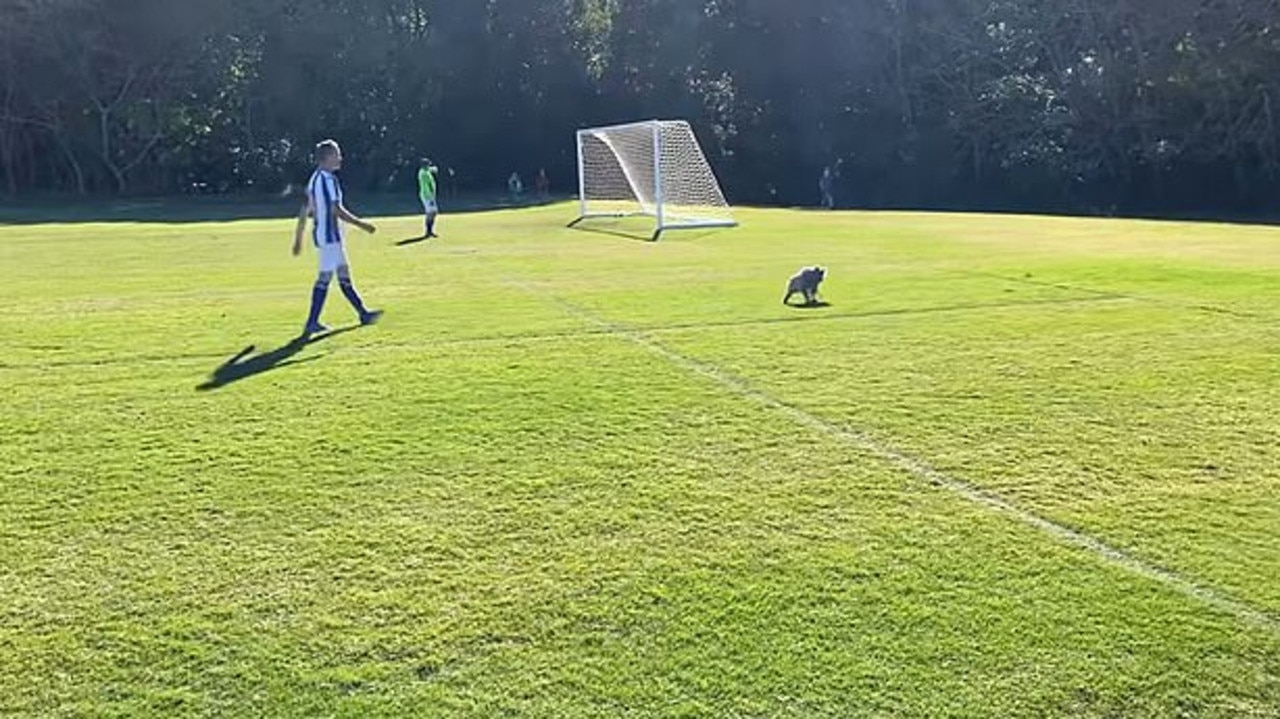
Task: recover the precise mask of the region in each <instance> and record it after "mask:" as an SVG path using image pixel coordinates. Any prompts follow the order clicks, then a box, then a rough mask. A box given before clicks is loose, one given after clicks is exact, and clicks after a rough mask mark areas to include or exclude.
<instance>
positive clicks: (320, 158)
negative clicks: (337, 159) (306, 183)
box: [316, 140, 342, 162]
mask: <svg viewBox="0 0 1280 719" xmlns="http://www.w3.org/2000/svg"><path fill="white" fill-rule="evenodd" d="M341 151H342V150H341V148H339V147H338V141H337V140H322V141H321V142H319V143H318V144H317V145H316V162H324V161H325V160H328V159H329V158H331V157H333V156H334V155H336V154H338V153H339V152H341Z"/></svg>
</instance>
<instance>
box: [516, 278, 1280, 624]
mask: <svg viewBox="0 0 1280 719" xmlns="http://www.w3.org/2000/svg"><path fill="white" fill-rule="evenodd" d="M516 284H518V286H519V287H521V288H523V289H524V290H525V291H526V292H529V293H531V294H536V295H538V296H541V297H543V298H546V299H549V300H551V301H553V302H555V303H556V304H557V305H559V306H561V307H563V308H564V309H565V310H566V311H567V312H569V313H571V314H573V315H574V316H576V317H579V318H582V319H583V320H585V321H587V322H590V323H591V324H594V325H595V326H597V327H600V328H601V329H603V330H605V331H606V332H608V333H609V334H612V335H616V336H618V337H621V338H624V339H627V340H629V341H631V342H633V343H635V344H637V345H640V346H641V347H644V348H645V349H647V350H649V351H650V352H653V353H654V354H656V355H658V356H660V357H662V358H664V359H666V360H667V361H669V362H671V363H672V364H675V365H677V366H679V367H682V368H684V369H687V370H689V371H691V372H694V373H696V374H699V375H701V376H703V377H706V378H708V379H711V380H714V381H715V382H717V383H719V384H720V385H721V386H723V387H725V388H726V389H728V390H730V391H731V392H733V393H734V394H736V395H738V396H739V397H742V398H744V399H749V400H751V401H753V402H756V403H759V404H761V405H764V406H766V407H770V408H772V409H775V410H778V411H780V412H782V413H783V414H786V415H787V416H789V417H790V418H792V419H794V420H796V421H797V422H799V423H801V424H803V425H805V426H807V427H810V428H812V429H815V430H818V431H819V432H823V433H825V434H827V435H830V436H832V437H834V438H836V439H838V440H840V441H842V442H844V443H846V444H848V445H850V446H852V447H855V448H857V449H859V450H861V451H863V452H866V453H868V454H871V455H873V456H875V457H878V458H880V459H881V460H883V461H885V462H887V463H889V464H891V465H893V466H895V467H897V468H899V469H901V470H903V471H905V472H907V473H909V474H911V475H913V476H915V477H916V478H917V479H920V480H923V481H925V482H928V483H929V484H932V485H933V486H935V487H939V488H941V489H945V490H947V491H950V492H952V493H954V494H956V495H958V496H960V497H963V498H964V499H966V500H968V501H970V502H973V503H974V504H977V505H979V506H982V507H985V508H987V509H990V510H992V511H995V512H998V513H1000V514H1003V515H1005V516H1007V517H1010V518H1012V519H1014V520H1016V521H1018V522H1021V523H1022V524H1025V525H1027V526H1028V527H1032V528H1034V529H1037V530H1040V531H1041V532H1044V533H1045V534H1047V535H1049V536H1051V537H1053V538H1054V539H1057V540H1058V541H1061V542H1063V543H1065V544H1070V545H1074V546H1076V547H1079V548H1081V549H1084V550H1087V551H1089V552H1092V553H1093V554H1096V555H1098V556H1100V557H1102V558H1103V559H1105V560H1107V561H1109V562H1111V563H1112V564H1115V565H1118V566H1120V567H1123V568H1125V569H1127V570H1129V571H1131V572H1133V573H1135V574H1137V575H1140V576H1143V577H1146V578H1148V579H1152V580H1155V581H1157V582H1159V583H1161V584H1164V585H1166V586H1168V587H1170V588H1172V589H1174V590H1177V591H1178V592H1180V593H1182V594H1184V595H1186V596H1189V597H1191V598H1193V599H1196V600H1199V601H1201V602H1203V603H1204V604H1207V605H1209V606H1211V607H1213V608H1215V609H1218V610H1221V611H1223V612H1226V613H1228V614H1231V615H1234V616H1235V617H1236V618H1238V619H1240V620H1243V621H1245V622H1247V623H1249V624H1252V625H1255V626H1258V627H1261V628H1264V629H1266V630H1269V631H1271V632H1272V633H1276V634H1280V619H1277V618H1276V617H1275V616H1273V615H1272V614H1270V613H1268V612H1267V611H1265V610H1262V609H1258V608H1256V607H1253V606H1251V605H1249V604H1248V603H1246V602H1244V601H1242V600H1239V599H1236V598H1234V597H1232V596H1230V595H1228V594H1226V593H1224V592H1222V591H1220V590H1217V589H1213V588H1210V587H1206V586H1204V585H1202V584H1199V583H1197V582H1195V581H1194V580H1192V579H1190V578H1188V577H1185V576H1182V575H1181V574H1178V573H1177V572H1173V571H1171V570H1168V569H1163V568H1161V567H1158V566H1156V565H1154V564H1150V563H1148V562H1145V561H1143V560H1141V559H1139V558H1137V557H1134V556H1133V555H1131V554H1128V553H1126V552H1124V551H1122V550H1120V549H1117V548H1116V547H1113V546H1111V545H1109V544H1107V543H1106V542H1104V541H1102V540H1101V539H1098V538H1097V537H1094V536H1091V535H1089V534H1086V533H1084V532H1081V531H1079V530H1076V529H1072V528H1071V527H1068V526H1066V525H1064V524H1059V523H1058V522H1055V521H1053V520H1051V519H1048V518H1045V517H1042V516H1040V515H1038V514H1035V513H1034V512H1031V511H1028V510H1026V509H1023V508H1021V507H1019V506H1017V505H1015V504H1013V503H1012V502H1010V501H1008V500H1006V499H1004V498H1002V497H1000V496H999V495H997V494H995V493H993V492H989V491H986V490H984V489H981V488H980V487H976V486H974V485H972V484H970V483H968V482H966V481H964V480H962V479H957V478H955V477H952V476H950V475H948V474H945V473H944V472H942V471H940V470H938V469H936V468H934V467H932V466H930V465H929V464H928V463H927V462H925V461H924V460H922V459H920V458H918V457H913V456H911V455H909V454H906V453H905V452H902V451H899V450H897V449H894V448H893V447H892V446H890V445H888V444H885V443H883V442H880V441H878V440H876V439H874V438H873V437H871V436H870V435H868V434H866V433H865V432H861V431H857V430H853V429H848V428H846V427H842V426H840V425H837V424H835V423H833V422H830V421H828V420H825V419H822V418H821V417H819V416H817V415H815V414H812V413H810V412H807V411H805V410H804V409H801V408H799V407H796V406H794V405H791V404H788V403H787V402H784V401H782V400H780V399H778V398H777V397H774V396H773V395H771V394H768V393H767V392H764V391H761V390H759V389H756V388H754V387H752V386H751V385H750V384H748V383H747V382H746V381H745V380H743V379H741V378H739V377H735V376H734V375H732V374H730V373H728V372H725V371H724V370H722V369H720V368H718V367H716V366H715V365H712V364H709V363H707V362H702V361H699V360H696V359H693V358H691V357H687V356H685V355H682V354H680V353H678V352H675V351H674V350H671V349H668V348H667V347H665V346H663V345H662V344H660V343H658V342H657V341H656V340H654V339H652V338H650V337H648V336H646V335H645V334H643V333H641V332H638V331H636V330H633V329H631V328H628V327H626V326H624V325H620V324H616V323H612V322H609V321H607V320H604V319H602V318H600V317H597V316H596V315H594V314H592V313H591V312H589V311H587V310H584V309H582V308H580V307H578V306H576V305H574V304H571V303H569V302H567V301H565V300H563V299H561V298H559V297H555V296H552V295H549V294H547V293H545V292H543V291H540V290H539V289H537V288H534V287H530V286H528V285H526V284H523V283H516Z"/></svg>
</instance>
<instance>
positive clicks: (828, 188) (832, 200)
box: [818, 165, 836, 210]
mask: <svg viewBox="0 0 1280 719" xmlns="http://www.w3.org/2000/svg"><path fill="white" fill-rule="evenodd" d="M835 185H836V176H835V173H834V172H832V171H831V165H827V166H826V167H824V168H822V175H820V176H819V177H818V194H819V195H820V196H821V200H822V206H823V207H824V208H826V209H828V210H834V209H835V208H836V196H835Z"/></svg>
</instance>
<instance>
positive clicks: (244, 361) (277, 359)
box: [196, 327, 355, 392]
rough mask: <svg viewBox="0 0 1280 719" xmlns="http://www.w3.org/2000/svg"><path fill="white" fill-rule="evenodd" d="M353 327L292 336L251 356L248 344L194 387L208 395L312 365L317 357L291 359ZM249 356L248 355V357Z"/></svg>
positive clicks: (251, 347) (250, 348) (252, 346)
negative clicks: (269, 374)
mask: <svg viewBox="0 0 1280 719" xmlns="http://www.w3.org/2000/svg"><path fill="white" fill-rule="evenodd" d="M354 329H355V327H344V328H342V329H339V330H334V331H332V332H326V333H325V334H322V335H315V336H313V337H294V338H293V339H291V340H289V341H288V342H286V343H285V344H283V345H280V346H279V347H277V348H275V349H273V350H270V351H268V352H262V353H260V354H256V355H254V354H253V352H254V350H256V349H257V347H255V346H254V345H249V346H248V347H245V348H244V349H242V350H240V352H239V353H237V354H236V355H235V356H234V357H232V358H231V359H229V360H227V361H226V362H223V363H222V364H221V365H218V367H217V368H216V369H214V370H213V372H212V373H211V374H210V375H209V379H208V381H206V382H205V383H204V384H201V385H199V386H197V387H196V390H198V391H200V392H209V391H211V390H215V389H221V388H223V387H226V386H227V385H229V384H232V383H234V382H239V381H240V380H243V379H248V378H250V377H255V376H257V375H260V374H263V373H265V372H270V371H272V370H276V369H280V368H281V367H288V366H289V365H297V364H305V363H307V362H314V361H315V360H317V359H319V357H307V358H305V359H294V357H296V356H297V355H298V353H299V352H301V351H302V350H304V349H306V348H307V347H308V346H309V345H313V344H316V343H318V342H323V341H325V340H327V339H329V338H331V337H337V336H338V335H340V334H345V333H347V332H350V331H352V330H354ZM250 355H252V356H250Z"/></svg>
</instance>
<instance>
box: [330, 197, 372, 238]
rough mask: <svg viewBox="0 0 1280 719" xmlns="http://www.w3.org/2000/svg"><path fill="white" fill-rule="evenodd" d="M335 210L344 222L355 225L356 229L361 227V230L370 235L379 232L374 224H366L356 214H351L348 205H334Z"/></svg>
mask: <svg viewBox="0 0 1280 719" xmlns="http://www.w3.org/2000/svg"><path fill="white" fill-rule="evenodd" d="M334 210H335V211H336V214H337V215H338V217H339V218H340V219H341V220H342V221H343V222H346V223H348V224H351V225H355V226H356V227H359V228H360V229H362V230H364V231H365V232H368V233H369V234H373V233H374V232H377V231H378V228H376V227H374V226H373V225H372V224H370V223H368V222H365V221H364V220H362V219H360V218H359V217H356V216H355V214H353V213H352V212H351V210H348V209H347V207H346V205H343V204H340V203H339V204H336V205H334Z"/></svg>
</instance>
